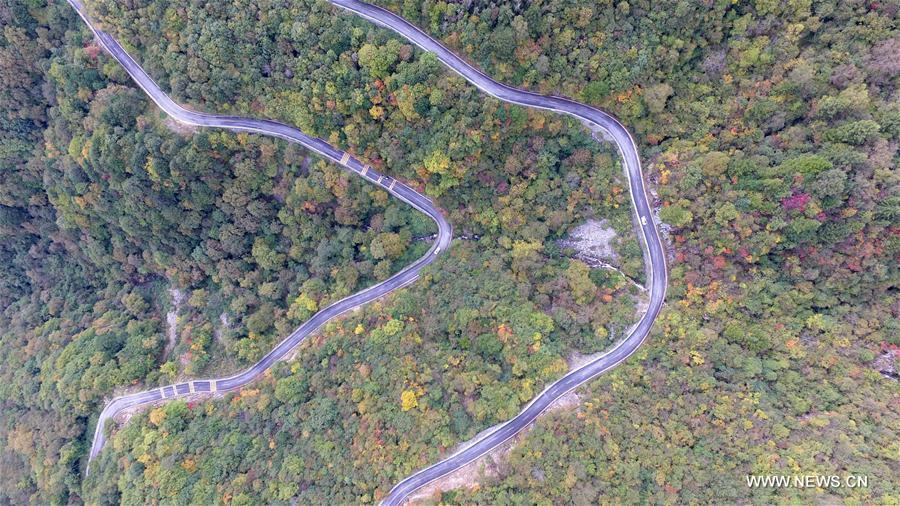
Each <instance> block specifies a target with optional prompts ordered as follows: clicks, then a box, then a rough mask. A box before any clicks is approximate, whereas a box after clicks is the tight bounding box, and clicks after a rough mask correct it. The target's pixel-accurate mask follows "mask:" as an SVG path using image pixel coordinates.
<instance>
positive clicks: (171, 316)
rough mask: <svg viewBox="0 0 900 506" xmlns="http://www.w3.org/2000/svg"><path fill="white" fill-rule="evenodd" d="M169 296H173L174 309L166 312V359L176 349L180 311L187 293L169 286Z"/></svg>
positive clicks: (164, 355) (164, 356)
mask: <svg viewBox="0 0 900 506" xmlns="http://www.w3.org/2000/svg"><path fill="white" fill-rule="evenodd" d="M169 296H170V297H172V310H171V311H169V312H168V313H166V347H165V349H164V350H163V360H164V361H165V360H166V359H167V358H168V357H169V354H170V353H172V350H173V349H175V343H176V341H177V340H178V312H179V311H181V305H182V304H183V303H184V298H185V294H184V292H182V291H181V290H179V289H177V288H169Z"/></svg>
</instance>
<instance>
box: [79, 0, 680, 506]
mask: <svg viewBox="0 0 900 506" xmlns="http://www.w3.org/2000/svg"><path fill="white" fill-rule="evenodd" d="M329 1H330V2H331V3H332V4H334V5H336V6H338V7H341V8H343V9H346V10H347V11H350V12H352V13H354V14H356V15H358V16H360V17H363V18H365V19H368V20H370V21H372V22H374V23H376V24H378V25H380V26H383V27H385V28H387V29H389V30H392V31H394V32H396V33H397V34H399V35H400V36H402V37H403V38H405V39H407V40H409V41H410V42H412V43H414V44H416V45H417V46H419V47H420V48H422V49H423V50H425V51H427V52H430V53H433V54H434V55H435V56H437V58H438V59H439V60H440V61H441V62H442V63H443V64H444V65H446V66H447V67H449V68H450V69H451V70H453V71H454V72H456V73H457V74H459V75H460V76H462V77H463V78H465V79H466V80H467V81H469V82H470V83H471V84H473V85H474V86H476V87H477V88H478V89H479V90H481V91H483V92H485V93H487V94H489V95H491V96H494V97H496V98H498V99H499V100H502V101H505V102H510V103H513V104H518V105H522V106H526V107H534V108H538V109H544V110H548V111H553V112H557V113H562V114H567V115H570V116H573V117H575V118H577V119H579V120H580V121H581V122H582V123H584V124H585V125H586V126H588V128H590V129H591V130H593V131H601V132H603V133H605V134H606V137H607V138H609V139H611V140H612V141H613V142H614V143H615V144H616V146H617V148H618V150H619V154H620V155H621V157H622V161H623V164H624V169H625V173H626V175H627V177H628V182H629V192H630V195H631V202H632V205H633V207H634V211H635V215H636V217H637V220H636V223H637V225H636V226H637V228H638V229H639V232H640V233H639V234H638V236H639V238H640V240H641V246H642V248H643V252H644V260H645V266H646V270H647V274H648V276H647V279H648V285H647V286H648V291H649V295H650V302H649V305H648V307H647V310H646V311H645V312H644V314H643V315H642V316H641V318H640V319H639V320H638V322H637V323H636V324H635V326H634V327H633V328H632V329H631V332H630V333H629V334H628V336H626V337H625V338H624V339H623V340H621V341H619V342H618V343H617V344H616V345H615V346H613V347H612V348H611V349H610V350H609V351H607V352H606V353H605V354H604V355H602V356H600V357H598V358H596V359H594V360H592V361H591V362H589V363H587V364H585V365H583V366H581V367H579V368H577V369H575V370H574V371H571V372H569V373H568V374H566V375H565V376H563V377H562V378H560V379H559V380H557V381H556V382H554V383H552V384H551V385H549V386H548V387H547V388H546V389H545V390H544V391H543V392H541V393H540V394H539V395H538V396H536V397H535V398H534V399H532V401H531V402H529V403H528V405H527V406H525V408H524V409H523V410H522V411H521V412H520V413H519V414H518V415H516V416H515V417H514V418H512V419H510V420H509V421H507V422H506V423H504V424H502V425H500V426H499V427H497V428H496V429H494V430H492V431H491V432H489V433H487V434H485V435H483V436H481V437H480V438H479V439H477V440H476V441H474V442H472V443H471V444H469V445H468V446H467V447H466V448H465V449H464V450H462V451H459V452H457V453H455V454H454V455H452V456H450V457H448V458H446V459H444V460H442V461H440V462H438V463H436V464H434V465H432V466H429V467H427V468H425V469H422V470H420V471H418V472H416V473H415V474H413V475H411V476H409V477H407V478H406V479H404V480H403V481H401V482H400V483H398V484H397V485H396V486H394V488H393V489H391V491H390V493H389V494H388V495H387V496H386V497H384V498H383V499H382V504H383V505H388V506H391V505H398V504H401V503H402V502H403V501H404V500H405V499H406V498H407V497H409V495H410V494H411V493H413V492H415V491H416V490H418V489H420V488H422V487H423V486H425V485H427V484H429V483H431V482H433V481H434V480H437V479H438V478H441V477H442V476H445V475H447V474H449V473H451V472H453V471H455V470H457V469H459V468H461V467H463V466H465V465H466V464H468V463H470V462H473V461H474V460H476V459H478V458H479V457H481V456H482V455H485V454H486V453H488V452H490V451H491V450H492V449H494V448H496V447H497V446H499V445H501V444H503V443H504V442H505V441H507V440H509V439H510V438H511V437H513V436H515V435H516V434H518V433H519V432H521V431H522V430H523V429H524V428H526V427H527V426H528V425H529V424H530V423H531V422H533V421H534V420H535V419H536V418H537V417H538V416H539V415H540V414H541V413H543V412H544V411H545V410H546V409H547V408H548V407H550V405H552V404H553V402H555V401H556V400H557V399H559V398H560V397H562V396H563V395H565V394H566V393H568V392H570V391H572V390H573V389H575V388H577V387H579V386H581V385H583V384H585V383H586V382H588V381H590V380H591V379H593V378H596V377H597V376H599V375H600V374H603V373H604V372H606V371H608V370H610V369H612V368H613V367H615V366H617V365H618V364H620V363H622V362H623V361H624V360H625V359H627V358H628V357H629V356H631V355H632V354H633V353H634V352H635V351H636V350H637V349H638V348H639V347H640V346H641V344H642V343H643V342H644V340H645V339H646V338H647V335H648V334H649V332H650V329H651V327H652V326H653V322H654V320H655V319H656V317H657V315H658V314H659V312H660V310H661V309H662V305H663V302H664V300H665V296H666V289H667V287H668V278H667V273H666V259H665V251H664V249H663V244H662V241H661V240H660V238H659V234H658V232H657V229H656V226H655V224H654V222H653V219H652V216H653V215H652V210H651V207H650V204H649V201H648V199H647V194H646V190H645V189H644V180H643V174H642V171H641V162H640V158H639V156H638V151H637V145H636V144H635V142H634V138H633V137H632V136H631V134H630V133H629V132H628V130H627V129H626V128H625V127H624V126H623V125H622V124H621V123H619V121H618V120H616V119H615V118H614V117H612V116H610V115H609V114H607V113H605V112H603V111H600V110H598V109H596V108H593V107H590V106H588V105H585V104H581V103H578V102H575V101H573V100H570V99H567V98H562V97H556V96H545V95H539V94H536V93H532V92H529V91H524V90H519V89H516V88H513V87H510V86H507V85H505V84H502V83H499V82H497V81H495V80H493V79H492V78H490V77H488V76H487V75H485V74H484V73H483V72H481V71H479V70H478V69H476V68H475V67H473V66H472V65H470V64H469V63H467V62H465V61H464V60H463V59H461V58H460V57H458V56H456V55H455V54H454V53H453V52H451V51H450V50H449V49H447V48H446V47H444V46H443V45H442V44H441V43H439V42H437V41H436V40H434V39H433V38H431V37H430V36H428V35H427V34H425V33H424V32H423V31H421V30H420V29H418V28H417V27H415V26H413V25H412V24H410V23H409V22H407V21H406V20H405V19H403V18H401V17H400V16H397V15H396V14H393V13H392V12H390V11H387V10H385V9H382V8H380V7H376V6H373V5H370V4H367V3H365V2H361V1H359V0H329ZM68 2H69V4H71V5H72V7H74V8H75V10H76V11H78V14H79V15H80V16H81V18H82V19H83V20H84V22H85V23H86V24H87V25H88V26H89V27H90V29H91V30H92V31H93V32H94V35H95V36H96V37H97V39H98V40H99V41H100V44H101V45H102V46H103V47H104V49H106V50H107V51H108V52H109V53H110V54H111V55H112V56H113V58H115V59H116V60H117V61H118V62H119V63H120V64H121V65H122V66H123V67H124V68H125V70H126V71H127V72H128V73H129V75H131V77H132V79H134V81H135V82H136V83H137V84H138V86H140V87H141V88H142V89H143V90H144V92H146V93H147V95H148V96H149V97H150V98H151V99H152V100H153V101H154V102H155V103H156V104H157V105H158V106H159V107H160V109H162V110H163V111H165V112H166V113H167V114H169V115H170V116H172V117H173V118H174V119H175V120H177V121H180V122H182V123H187V124H191V125H197V126H204V127H214V128H224V129H228V130H235V131H244V132H253V133H258V134H262V135H270V136H274V137H278V138H281V139H285V140H287V141H289V142H294V143H298V144H300V145H302V146H304V147H306V148H307V149H309V150H311V151H314V152H316V153H318V154H320V155H321V156H323V157H325V158H326V159H328V160H331V161H332V162H335V163H337V164H339V165H341V166H343V167H344V168H346V169H347V170H350V171H351V172H353V173H355V174H357V175H359V176H360V177H362V178H364V179H366V180H367V181H369V182H371V183H372V184H376V185H378V186H381V187H382V188H383V189H385V190H386V191H388V192H390V193H391V194H392V195H394V196H395V197H397V198H399V199H401V200H403V201H404V202H406V203H408V204H410V205H411V206H413V207H414V208H415V209H417V210H419V211H420V212H422V213H425V214H426V215H428V216H429V217H430V218H431V219H432V220H434V221H435V223H436V224H437V226H438V234H437V239H436V240H435V242H434V244H433V245H432V247H431V249H430V250H429V251H428V253H426V254H425V256H423V257H421V258H420V259H418V260H416V261H415V262H413V263H412V264H410V265H409V266H407V267H406V268H404V269H403V270H402V271H400V272H399V273H397V274H395V275H393V276H391V277H390V278H388V279H387V280H385V281H382V282H381V283H378V284H376V285H373V286H371V287H369V288H367V289H365V290H362V291H360V292H358V293H355V294H353V295H351V296H349V297H347V298H345V299H343V300H340V301H338V302H335V303H334V304H332V305H330V306H328V307H327V308H325V309H323V310H321V311H319V312H318V313H316V314H315V315H313V317H312V318H310V319H309V320H308V321H306V322H305V323H303V325H301V326H300V327H298V328H297V329H296V330H294V331H293V332H292V333H291V334H290V335H289V336H287V337H286V338H285V339H284V340H283V341H281V343H279V344H278V345H277V346H276V347H275V348H274V349H273V350H272V351H270V352H269V353H268V354H267V355H266V356H265V357H263V358H262V360H260V361H259V362H257V363H256V364H254V365H253V366H251V367H250V368H248V369H246V370H245V371H242V372H240V373H238V374H236V375H234V376H230V377H227V378H222V379H209V380H193V381H188V382H184V383H178V384H175V385H168V386H165V387H161V388H154V389H151V390H146V391H144V392H139V393H135V394H130V395H125V396H122V397H117V398H115V399H113V400H112V401H110V402H109V403H108V404H107V405H106V407H105V408H104V409H103V411H102V412H101V414H100V417H99V420H98V422H97V428H96V430H95V431H94V440H93V443H92V446H91V453H90V455H89V461H90V459H93V458H94V457H95V456H96V455H97V454H98V453H99V452H100V449H102V447H103V444H104V442H105V434H104V431H103V427H104V425H105V423H106V421H107V420H109V419H110V418H112V417H113V416H115V414H116V413H119V412H120V411H121V410H123V409H125V408H128V407H132V406H137V405H142V404H148V403H152V402H158V401H160V400H165V399H170V398H175V397H179V396H185V395H190V394H191V393H196V392H217V391H227V390H235V389H238V388H240V387H242V386H243V385H246V384H247V383H249V382H251V381H253V380H254V379H256V378H257V377H258V376H259V375H261V374H262V373H263V372H264V371H265V370H266V369H268V368H269V367H271V365H272V364H273V363H275V362H276V361H277V360H279V359H281V358H282V357H284V356H285V355H286V354H287V353H288V352H289V351H290V350H291V349H292V348H294V347H295V346H296V345H297V344H299V343H300V342H302V341H303V340H304V339H306V338H307V337H308V336H309V335H310V334H312V333H313V332H315V331H316V329H318V328H319V327H321V326H322V325H323V324H324V323H325V322H327V321H328V320H330V319H332V318H334V317H336V316H338V315H340V314H343V313H345V312H347V311H349V310H351V309H353V308H356V307H359V306H362V305H363V304H366V303H368V302H370V301H372V300H374V299H377V298H379V297H381V296H384V295H386V294H388V293H390V292H392V291H394V290H397V289H399V288H402V287H404V286H406V285H408V284H409V283H412V282H414V281H415V280H416V279H417V278H418V276H419V272H420V271H421V270H422V268H424V267H425V266H427V265H428V264H430V263H432V262H433V261H434V259H435V258H437V256H438V255H439V254H440V253H441V252H442V251H446V250H447V247H448V246H449V245H450V240H451V238H452V228H451V226H450V224H449V223H448V222H447V221H446V220H445V219H444V217H443V215H442V214H441V213H440V211H439V210H438V209H437V208H436V207H435V206H434V204H433V203H432V202H431V201H430V200H429V199H428V198H426V197H424V196H423V195H421V194H419V193H417V192H416V191H414V190H413V189H412V188H410V187H408V186H406V185H404V184H403V183H401V182H399V181H396V180H394V179H392V178H389V177H387V176H383V175H381V174H378V173H377V172H375V171H374V170H372V169H371V167H369V166H368V165H365V164H363V163H362V162H361V161H359V160H358V159H356V158H355V157H353V156H352V155H350V154H349V153H347V152H344V151H341V150H339V149H337V148H334V147H333V146H331V145H329V144H328V143H326V142H325V141H323V140H321V139H318V138H315V137H310V136H308V135H306V134H304V133H303V132H301V131H300V130H298V129H296V128H294V127H291V126H288V125H285V124H283V123H279V122H276V121H271V120H263V119H252V118H242V117H237V116H222V115H214V114H205V113H197V112H192V111H189V110H187V109H185V108H183V107H181V106H180V105H178V104H176V103H175V102H174V101H173V100H172V99H171V98H169V96H168V95H166V94H165V93H164V92H163V91H162V90H161V89H160V88H159V86H158V85H157V84H156V83H155V82H154V81H153V80H152V79H151V78H150V77H149V76H148V75H147V74H146V72H144V70H143V69H142V68H141V66H140V65H138V64H137V63H136V62H135V61H134V59H132V58H131V56H130V55H129V54H128V53H127V52H126V51H125V50H124V49H123V48H122V46H121V45H119V43H118V42H117V41H116V40H115V39H114V38H112V37H111V36H110V35H109V34H107V33H105V32H103V31H101V30H99V29H98V28H97V27H96V26H95V25H94V24H93V22H92V21H91V19H90V17H89V16H88V14H87V12H86V11H85V9H84V7H83V6H82V5H81V3H80V1H79V0H68Z"/></svg>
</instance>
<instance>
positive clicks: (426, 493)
mask: <svg viewBox="0 0 900 506" xmlns="http://www.w3.org/2000/svg"><path fill="white" fill-rule="evenodd" d="M580 406H581V396H580V395H579V394H578V392H577V391H574V390H573V391H571V392H569V393H567V394H566V395H563V396H562V397H560V398H559V399H557V400H556V401H555V402H554V403H553V404H551V405H550V407H549V408H548V409H547V411H545V412H544V413H542V414H541V415H540V416H539V417H538V418H537V420H540V419H541V418H543V417H544V416H546V415H547V414H548V413H555V412H561V411H577V410H578V408H579V407H580ZM537 420H535V422H532V423H531V424H529V425H528V427H526V428H525V429H523V430H522V431H521V432H519V433H518V434H516V435H515V436H514V437H512V438H510V439H509V441H507V442H505V443H503V444H501V445H500V446H498V447H497V448H495V449H493V450H492V451H490V452H488V453H486V454H485V455H482V456H481V457H479V458H477V459H475V460H473V461H472V462H470V463H468V464H466V465H465V466H463V467H461V468H459V469H457V470H456V471H453V472H452V473H450V474H448V475H446V476H444V477H443V478H439V479H437V480H435V481H433V482H431V483H429V484H428V485H426V486H424V487H422V488H421V489H419V490H418V491H417V492H416V493H414V494H412V495H410V496H409V498H408V499H407V501H408V504H431V503H437V502H438V501H439V499H440V494H442V493H443V492H447V491H449V490H456V489H460V488H467V489H470V490H478V488H479V487H480V486H481V481H482V480H484V479H485V478H496V477H498V476H501V475H502V473H503V466H504V465H505V464H506V460H507V458H508V457H509V454H510V452H511V451H512V450H513V448H515V447H516V446H517V445H518V444H519V442H520V441H521V440H522V438H524V437H525V436H527V435H528V433H529V432H530V431H531V429H532V427H534V423H536V422H537ZM499 426H500V425H495V426H493V427H490V428H488V429H485V430H483V431H481V432H479V433H478V435H477V436H475V437H474V438H472V439H470V440H469V441H467V442H465V443H462V444H460V445H459V449H458V450H456V452H454V453H457V452H460V451H462V450H464V449H466V448H468V447H469V446H472V445H473V444H475V442H477V441H478V440H479V439H481V438H482V437H483V436H485V435H487V434H489V433H491V432H492V431H494V430H495V429H497V428H498V427H499Z"/></svg>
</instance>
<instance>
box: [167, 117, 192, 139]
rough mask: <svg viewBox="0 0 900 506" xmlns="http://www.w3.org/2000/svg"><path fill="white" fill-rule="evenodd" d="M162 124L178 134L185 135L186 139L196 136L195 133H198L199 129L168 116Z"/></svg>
mask: <svg viewBox="0 0 900 506" xmlns="http://www.w3.org/2000/svg"><path fill="white" fill-rule="evenodd" d="M162 124H163V126H165V127H166V128H168V129H169V130H171V131H173V132H175V133H176V134H178V135H183V136H185V137H189V136H191V135H194V133H195V132H197V129H198V127H196V126H194V125H188V124H185V123H181V122H179V121H175V120H174V119H172V117H171V116H166V119H164V120H163V122H162Z"/></svg>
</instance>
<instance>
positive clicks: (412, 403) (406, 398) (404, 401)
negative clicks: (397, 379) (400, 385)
mask: <svg viewBox="0 0 900 506" xmlns="http://www.w3.org/2000/svg"><path fill="white" fill-rule="evenodd" d="M400 401H401V408H402V409H403V411H409V410H411V409H412V408H414V407H416V406H418V405H419V399H418V398H416V393H415V392H413V391H412V390H404V391H403V393H402V394H400Z"/></svg>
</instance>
